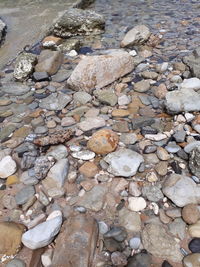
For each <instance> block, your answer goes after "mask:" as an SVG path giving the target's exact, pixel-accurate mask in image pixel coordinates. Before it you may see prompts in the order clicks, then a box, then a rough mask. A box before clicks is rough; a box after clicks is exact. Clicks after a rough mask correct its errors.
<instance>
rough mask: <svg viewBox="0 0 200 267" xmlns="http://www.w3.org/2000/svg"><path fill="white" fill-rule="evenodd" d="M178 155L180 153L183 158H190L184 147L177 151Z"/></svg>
mask: <svg viewBox="0 0 200 267" xmlns="http://www.w3.org/2000/svg"><path fill="white" fill-rule="evenodd" d="M177 155H178V156H179V157H180V158H181V159H184V160H188V154H187V153H186V152H185V151H184V150H183V149H180V150H179V151H178V152H177Z"/></svg>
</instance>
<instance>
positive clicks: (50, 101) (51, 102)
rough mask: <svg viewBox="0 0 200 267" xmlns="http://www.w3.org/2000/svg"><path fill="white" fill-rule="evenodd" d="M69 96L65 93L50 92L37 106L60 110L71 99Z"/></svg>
mask: <svg viewBox="0 0 200 267" xmlns="http://www.w3.org/2000/svg"><path fill="white" fill-rule="evenodd" d="M71 99H72V98H71V96H68V95H65V94H57V93H54V94H51V95H50V96H48V97H46V98H44V99H43V100H42V101H41V102H40V104H39V106H40V108H44V109H48V110H61V109H63V108H64V107H66V106H67V104H69V102H70V101H71Z"/></svg>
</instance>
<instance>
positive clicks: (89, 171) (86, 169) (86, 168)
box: [79, 161, 99, 178]
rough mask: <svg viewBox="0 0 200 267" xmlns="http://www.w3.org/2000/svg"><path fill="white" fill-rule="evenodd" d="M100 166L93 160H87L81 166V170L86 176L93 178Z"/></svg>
mask: <svg viewBox="0 0 200 267" xmlns="http://www.w3.org/2000/svg"><path fill="white" fill-rule="evenodd" d="M98 170H99V169H98V167H97V165H96V164H94V163H93V162H89V161H88V162H85V163H84V164H83V165H82V166H81V167H80V168H79V172H80V173H81V174H83V175H84V176H86V177H89V178H92V177H94V176H95V175H96V174H97V173H98Z"/></svg>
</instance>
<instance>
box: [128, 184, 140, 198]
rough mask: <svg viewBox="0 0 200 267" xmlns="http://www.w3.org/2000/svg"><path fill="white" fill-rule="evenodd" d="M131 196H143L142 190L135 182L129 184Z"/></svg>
mask: <svg viewBox="0 0 200 267" xmlns="http://www.w3.org/2000/svg"><path fill="white" fill-rule="evenodd" d="M129 194H130V195H132V196H134V197H139V196H140V195H141V190H140V188H139V186H138V184H137V183H135V182H130V183H129Z"/></svg>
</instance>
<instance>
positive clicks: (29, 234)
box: [22, 211, 62, 249]
mask: <svg viewBox="0 0 200 267" xmlns="http://www.w3.org/2000/svg"><path fill="white" fill-rule="evenodd" d="M61 225H62V213H61V212H60V211H53V212H52V213H51V214H50V215H49V216H48V218H47V220H46V221H45V222H43V223H41V224H38V225H37V226H35V227H34V228H32V229H30V230H28V231H26V232H25V233H24V234H23V235H22V243H23V244H24V245H25V246H26V247H28V248H30V249H37V248H42V247H45V246H47V245H49V244H50V243H51V242H52V240H53V239H54V237H55V236H56V235H57V234H58V232H59V231H60V228H61Z"/></svg>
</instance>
